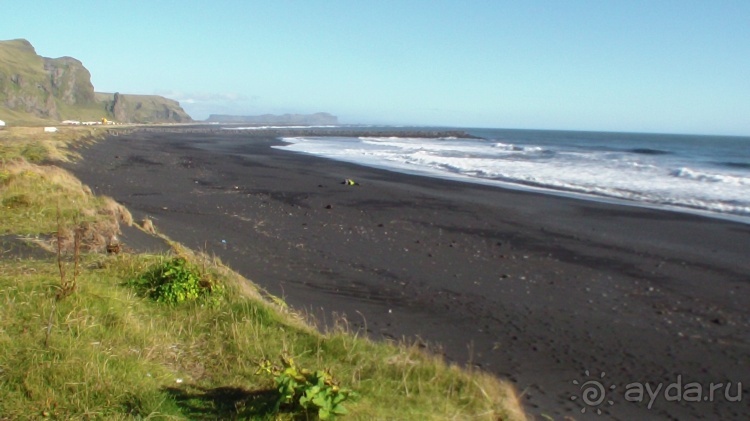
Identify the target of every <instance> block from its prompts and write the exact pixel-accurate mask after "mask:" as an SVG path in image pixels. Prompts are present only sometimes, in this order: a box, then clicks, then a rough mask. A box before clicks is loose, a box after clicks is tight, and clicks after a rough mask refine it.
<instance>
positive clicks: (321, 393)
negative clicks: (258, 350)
mask: <svg viewBox="0 0 750 421" xmlns="http://www.w3.org/2000/svg"><path fill="white" fill-rule="evenodd" d="M263 372H265V373H268V374H270V375H272V376H274V380H275V382H276V388H277V391H278V393H279V395H278V399H277V400H276V404H275V407H274V410H275V411H276V412H278V411H279V410H280V409H281V407H282V406H287V407H291V409H292V410H293V411H298V412H303V413H305V414H306V415H308V416H310V415H312V416H317V417H318V418H319V419H321V420H328V419H332V418H335V417H336V416H338V415H345V414H346V413H347V410H346V408H345V407H344V405H343V403H344V401H346V400H347V399H350V398H353V397H355V396H356V394H355V393H354V392H352V391H351V390H349V389H345V388H342V387H339V385H338V382H336V380H334V378H333V376H332V375H331V373H330V372H329V371H328V370H318V371H315V372H313V371H311V370H307V369H304V368H300V367H299V366H297V364H296V363H295V362H294V359H292V358H291V357H288V356H286V355H282V356H281V366H277V365H274V364H273V363H271V361H269V360H263V361H261V363H260V364H259V368H258V372H257V373H258V374H259V373H263Z"/></svg>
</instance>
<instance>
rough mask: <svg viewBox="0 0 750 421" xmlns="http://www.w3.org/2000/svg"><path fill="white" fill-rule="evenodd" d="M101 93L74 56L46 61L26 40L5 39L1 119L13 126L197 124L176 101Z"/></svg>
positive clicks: (0, 59)
mask: <svg viewBox="0 0 750 421" xmlns="http://www.w3.org/2000/svg"><path fill="white" fill-rule="evenodd" d="M121 98H122V101H119V103H117V102H115V101H113V99H114V98H113V95H112V94H101V95H96V94H95V93H94V87H93V85H92V84H91V74H90V73H89V71H88V70H87V69H86V68H85V67H84V66H83V64H82V63H81V62H80V61H78V60H76V59H74V58H71V57H61V58H55V59H51V58H44V57H41V56H39V55H38V54H37V53H36V51H35V50H34V47H33V46H32V45H31V44H30V43H29V42H28V41H26V40H22V39H18V40H11V41H0V119H1V120H4V121H6V122H7V123H9V124H10V125H15V126H21V125H54V124H58V123H59V122H60V121H62V120H79V121H99V120H101V119H102V118H107V119H109V120H115V121H118V120H119V122H123V123H162V122H168V123H180V122H189V121H192V120H191V118H190V116H189V115H187V113H185V111H184V110H183V109H182V107H180V104H179V103H178V102H177V101H173V100H170V99H167V98H163V97H160V96H156V95H121Z"/></svg>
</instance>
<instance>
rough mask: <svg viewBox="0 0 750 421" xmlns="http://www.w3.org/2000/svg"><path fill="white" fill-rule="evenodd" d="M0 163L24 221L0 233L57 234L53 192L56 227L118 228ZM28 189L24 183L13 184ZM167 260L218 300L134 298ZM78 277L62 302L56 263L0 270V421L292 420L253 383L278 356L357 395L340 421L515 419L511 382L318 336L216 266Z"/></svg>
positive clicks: (387, 346)
mask: <svg viewBox="0 0 750 421" xmlns="http://www.w3.org/2000/svg"><path fill="white" fill-rule="evenodd" d="M37 140H38V139H37ZM11 149H12V148H10V149H6V151H9V150H11ZM12 150H15V149H12ZM53 152H54V155H56V156H65V154H64V153H61V152H60V151H53ZM21 155H22V154H21ZM0 163H1V165H0V171H6V172H8V173H11V175H10V177H7V176H5V181H0V197H2V198H3V201H7V203H6V205H5V206H6V207H8V208H10V209H9V210H8V209H5V210H2V215H0V218H2V221H5V220H6V218H12V217H13V214H14V212H19V211H20V210H22V211H24V212H28V213H27V214H26V215H27V219H29V220H30V221H31V222H28V223H27V222H25V221H23V220H22V219H16V220H14V221H13V222H2V224H3V230H4V232H6V233H16V234H25V233H28V232H31V231H33V232H38V233H41V234H45V233H46V234H51V233H53V232H54V231H56V230H57V229H58V225H57V221H56V219H57V218H56V215H55V216H54V217H53V215H52V214H49V213H48V212H46V211H43V210H42V208H44V207H50V206H52V205H49V204H45V203H44V197H53V198H54V197H55V196H54V195H55V194H58V195H59V197H57V198H56V199H55V200H59V201H60V202H64V201H65V198H66V197H67V198H68V199H69V202H66V204H65V205H61V206H64V209H67V210H71V211H72V213H67V211H66V212H61V214H62V213H64V217H63V218H62V219H63V221H62V222H61V225H62V226H70V225H71V224H73V223H74V222H75V221H79V222H80V219H77V218H80V217H81V215H92V216H91V217H92V218H101V219H109V220H112V219H113V218H114V215H113V214H107V213H106V212H104V213H102V212H100V209H101V208H102V205H101V203H100V202H99V200H101V199H100V198H96V197H93V196H91V194H90V193H88V192H87V191H86V189H85V187H83V186H81V185H80V183H77V184H76V182H73V181H72V180H70V178H66V180H67V181H65V182H56V181H55V180H56V178H55V177H52V176H50V177H47V176H46V175H45V174H55V173H56V171H57V170H51V169H49V168H50V167H43V166H38V165H32V164H29V163H28V162H27V161H25V160H24V159H23V158H22V157H19V156H16V157H15V158H13V159H9V160H7V159H6V160H0ZM9 166H26V167H24V168H25V169H23V170H22V171H21V172H13V171H15V170H13V171H9V170H8V167H9ZM23 171H31V173H30V174H34V175H19V174H23ZM0 174H2V173H0ZM40 174H41V175H40ZM16 177H19V179H16ZM66 177H69V174H68V175H67V176H66ZM25 178H29V179H30V180H31V181H29V183H30V184H28V185H25V184H16V183H22V182H23V183H25V182H26V181H25ZM9 179H10V182H9V181H8V180H9ZM0 180H2V178H0ZM19 180H20V181H19ZM58 181H59V180H58ZM30 189H35V190H40V191H41V192H43V193H37V192H32V191H30ZM23 195H25V196H23ZM50 195H51V196H50ZM9 198H16V199H12V200H9ZM50 200H52V199H50ZM104 207H105V208H106V206H104ZM34 212H37V214H38V216H37V217H35V218H32V217H31V216H30V215H32V214H33V213H34ZM175 256H179V257H181V258H183V259H186V261H188V262H191V264H192V267H193V268H197V269H196V270H198V271H199V272H200V278H201V279H204V278H208V279H211V282H212V283H215V285H220V286H221V288H219V290H221V291H222V293H221V294H215V295H212V298H211V299H210V300H209V299H208V298H205V297H204V298H199V299H197V300H193V301H189V302H184V303H178V304H169V305H168V304H164V303H160V302H157V301H155V300H153V299H151V298H150V297H149V294H144V293H143V291H139V289H138V284H139V283H138V282H133V281H136V280H138V279H144V276H145V275H148V274H153V273H154V268H156V267H160V266H164V265H165V264H170V263H169V262H172V261H173V260H172V259H174V257H175ZM72 260H73V253H71V252H66V253H64V254H61V255H60V261H61V262H63V267H64V268H66V273H67V277H66V280H68V281H70V280H71V279H72V277H73V276H74V272H75V270H74V264H73V263H72ZM78 267H79V272H78V274H77V275H76V276H75V281H76V282H75V285H76V288H75V290H74V291H73V292H72V294H70V295H67V296H65V297H63V298H61V299H57V298H56V295H57V292H58V291H59V289H60V286H61V284H62V282H61V276H60V272H59V269H58V259H57V257H56V256H55V255H51V256H50V258H48V259H36V260H35V259H25V260H19V259H13V258H11V257H5V258H2V259H0V419H13V420H15V419H40V418H48V419H157V418H158V419H296V418H298V417H299V415H300V414H298V413H293V412H290V411H291V409H290V408H287V407H282V408H281V412H280V413H272V412H271V411H270V408H272V407H273V405H272V402H273V401H274V396H275V394H276V391H275V385H274V380H273V379H272V378H270V376H268V375H263V374H256V371H257V370H258V367H259V364H260V363H261V362H262V361H263V360H265V359H269V360H272V361H278V358H279V356H280V355H282V354H285V355H289V356H292V357H293V358H294V360H295V361H296V363H297V364H298V365H299V366H300V367H301V368H305V369H309V370H312V371H315V370H323V369H329V370H330V371H331V373H332V374H333V376H334V377H335V378H336V379H337V380H338V382H339V384H340V385H341V387H344V388H347V389H351V390H353V391H354V392H356V394H357V395H358V398H357V399H356V400H352V401H346V403H345V406H346V409H347V410H348V415H346V416H345V417H343V418H344V419H356V420H372V419H389V420H390V419H399V420H400V419H403V420H412V419H420V420H430V419H436V420H437V419H487V420H497V419H524V415H523V413H522V411H521V410H520V407H519V405H518V402H517V400H516V397H515V394H514V392H513V390H512V388H511V387H510V386H508V385H507V384H506V383H503V382H501V381H499V380H498V379H496V378H494V377H492V376H489V375H487V374H483V373H481V372H478V371H471V370H467V369H462V368H459V367H456V366H452V365H448V364H446V363H444V362H443V361H442V360H441V359H439V358H437V357H434V356H431V355H428V354H426V353H424V352H423V351H421V350H420V349H419V348H418V347H412V346H408V345H404V344H392V343H381V342H377V343H376V342H373V341H371V340H368V339H366V338H363V337H361V336H358V334H357V333H356V332H349V331H347V329H346V328H345V326H346V322H345V321H343V320H341V321H340V326H342V327H341V328H340V329H335V330H334V331H333V332H329V333H326V334H322V333H320V332H318V331H317V330H315V329H313V328H312V327H311V326H310V325H308V324H306V323H305V322H304V320H303V318H302V317H301V316H299V315H298V314H296V313H294V312H293V311H290V310H289V309H288V308H287V307H286V306H285V305H283V303H282V302H281V301H280V300H279V299H273V298H272V297H267V296H264V294H263V293H262V292H261V291H259V290H258V289H257V288H256V287H255V286H253V285H252V284H251V283H250V282H248V281H247V280H246V279H244V278H242V277H241V276H240V275H238V274H237V273H235V272H233V271H231V270H230V269H229V268H227V267H225V266H224V265H222V264H221V262H219V261H217V260H215V259H210V258H206V257H205V256H202V255H199V254H196V253H194V252H192V251H191V250H188V249H185V248H183V247H181V246H180V245H179V244H174V252H173V253H171V254H168V255H143V254H119V255H107V254H102V253H94V252H86V253H83V254H81V256H80V264H79V265H78ZM269 298H272V299H269ZM50 322H51V324H50ZM48 328H49V331H48ZM303 419H304V418H303Z"/></svg>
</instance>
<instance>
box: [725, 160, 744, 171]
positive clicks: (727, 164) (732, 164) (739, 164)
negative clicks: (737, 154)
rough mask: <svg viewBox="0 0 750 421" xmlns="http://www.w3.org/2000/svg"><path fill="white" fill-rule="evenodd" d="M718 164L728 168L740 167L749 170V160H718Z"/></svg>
mask: <svg viewBox="0 0 750 421" xmlns="http://www.w3.org/2000/svg"><path fill="white" fill-rule="evenodd" d="M719 165H721V166H723V167H729V168H740V169H743V170H750V162H735V161H726V162H719Z"/></svg>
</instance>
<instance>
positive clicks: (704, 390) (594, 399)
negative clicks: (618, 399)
mask: <svg viewBox="0 0 750 421" xmlns="http://www.w3.org/2000/svg"><path fill="white" fill-rule="evenodd" d="M585 374H586V378H584V379H583V380H582V381H580V382H579V381H578V380H573V384H574V385H576V386H578V387H579V393H578V394H575V395H573V396H571V397H570V399H571V400H572V401H578V402H580V403H581V412H582V413H585V412H586V410H587V409H589V410H591V411H592V412H596V413H597V414H601V413H602V408H604V407H606V406H611V405H614V403H615V399H614V398H615V395H618V394H620V393H622V396H623V398H624V399H625V401H626V402H634V403H644V402H645V403H647V407H648V409H651V408H652V407H653V406H654V404H655V403H656V402H657V401H659V400H663V401H665V402H715V401H718V400H724V401H726V402H741V401H742V383H741V382H737V383H732V382H721V383H719V382H717V383H709V384H707V385H706V384H701V383H698V382H686V381H684V380H683V378H682V375H678V376H677V379H676V381H674V382H672V383H651V382H645V383H643V382H633V383H628V384H627V385H625V386H624V388H618V386H617V385H615V384H609V383H608V382H607V381H606V380H605V373H601V375H600V376H598V378H596V377H594V378H591V377H592V376H591V375H590V373H589V371H588V370H586V372H585ZM618 392H619V393H618ZM579 398H580V400H579Z"/></svg>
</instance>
